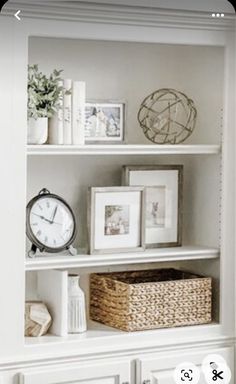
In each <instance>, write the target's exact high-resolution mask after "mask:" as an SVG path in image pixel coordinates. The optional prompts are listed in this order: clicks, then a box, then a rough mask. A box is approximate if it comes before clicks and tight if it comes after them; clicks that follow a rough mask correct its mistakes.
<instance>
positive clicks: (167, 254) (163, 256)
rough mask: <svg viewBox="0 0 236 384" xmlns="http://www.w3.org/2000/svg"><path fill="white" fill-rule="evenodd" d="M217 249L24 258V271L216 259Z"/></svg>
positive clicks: (167, 249)
mask: <svg viewBox="0 0 236 384" xmlns="http://www.w3.org/2000/svg"><path fill="white" fill-rule="evenodd" d="M219 254H220V252H219V249H217V248H210V247H203V246H182V247H172V248H158V249H150V250H146V251H144V252H135V253H115V254H109V255H107V254H105V255H88V254H81V255H80V254H79V255H77V256H70V255H67V254H58V255H53V256H52V255H51V254H50V255H49V254H44V255H43V256H40V255H36V257H35V258H32V259H31V258H26V261H25V269H26V271H37V270H44V269H52V268H57V269H59V268H62V269H64V268H82V267H98V266H109V265H124V264H142V263H153V262H165V261H178V260H200V259H216V258H218V257H219Z"/></svg>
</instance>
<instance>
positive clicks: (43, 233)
mask: <svg viewBox="0 0 236 384" xmlns="http://www.w3.org/2000/svg"><path fill="white" fill-rule="evenodd" d="M28 220H29V226H30V229H31V231H32V233H33V236H34V237H35V238H36V240H37V242H39V243H40V244H42V246H44V247H45V248H49V249H50V248H51V249H58V248H59V249H60V248H63V247H66V245H67V244H69V243H70V241H71V239H72V238H73V236H74V231H75V223H74V218H73V215H72V213H71V211H70V209H69V208H68V207H67V205H66V204H65V203H63V201H61V200H59V199H57V198H56V197H52V196H47V195H46V196H42V197H40V198H39V199H37V200H36V201H35V202H34V203H33V205H32V207H31V209H30V212H29V218H28Z"/></svg>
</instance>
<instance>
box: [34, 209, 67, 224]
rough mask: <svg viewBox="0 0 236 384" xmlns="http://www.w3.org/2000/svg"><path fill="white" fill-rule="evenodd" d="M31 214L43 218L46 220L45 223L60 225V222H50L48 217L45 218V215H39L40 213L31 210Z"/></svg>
mask: <svg viewBox="0 0 236 384" xmlns="http://www.w3.org/2000/svg"><path fill="white" fill-rule="evenodd" d="M32 214H33V215H35V216H38V217H39V218H40V219H41V220H44V221H46V222H47V223H50V224H57V225H62V224H61V223H57V222H56V221H53V222H51V220H48V219H46V217H44V216H41V215H38V214H37V213H34V212H32Z"/></svg>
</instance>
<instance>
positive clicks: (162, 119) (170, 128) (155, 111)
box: [138, 88, 197, 144]
mask: <svg viewBox="0 0 236 384" xmlns="http://www.w3.org/2000/svg"><path fill="white" fill-rule="evenodd" d="M196 119H197V110H196V107H195V104H194V102H193V100H191V99H189V98H188V96H186V95H185V94H184V93H182V92H179V91H176V90H175V89H171V88H163V89H159V90H157V91H155V92H153V93H152V94H151V95H149V96H147V97H146V98H145V99H144V100H143V102H142V104H141V107H140V110H139V112H138V121H139V124H140V126H141V128H142V129H143V132H144V135H145V136H146V137H147V138H148V140H150V141H152V142H153V143H155V144H179V143H182V142H183V141H185V140H186V139H187V138H188V137H189V136H190V135H191V134H192V133H193V130H194V128H195V124H196Z"/></svg>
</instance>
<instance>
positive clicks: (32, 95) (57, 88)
mask: <svg viewBox="0 0 236 384" xmlns="http://www.w3.org/2000/svg"><path fill="white" fill-rule="evenodd" d="M62 72H63V70H59V71H58V70H56V69H54V71H53V72H52V74H51V75H50V76H49V77H47V76H46V75H44V74H43V73H42V72H40V71H39V68H38V65H37V64H34V65H29V66H28V117H33V118H34V119H38V118H40V117H52V116H53V115H54V114H55V113H56V112H57V111H58V109H59V107H60V101H61V100H62V98H63V93H64V87H63V86H62V83H61V82H62V78H61V74H62ZM68 92H69V94H70V91H66V93H68Z"/></svg>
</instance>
